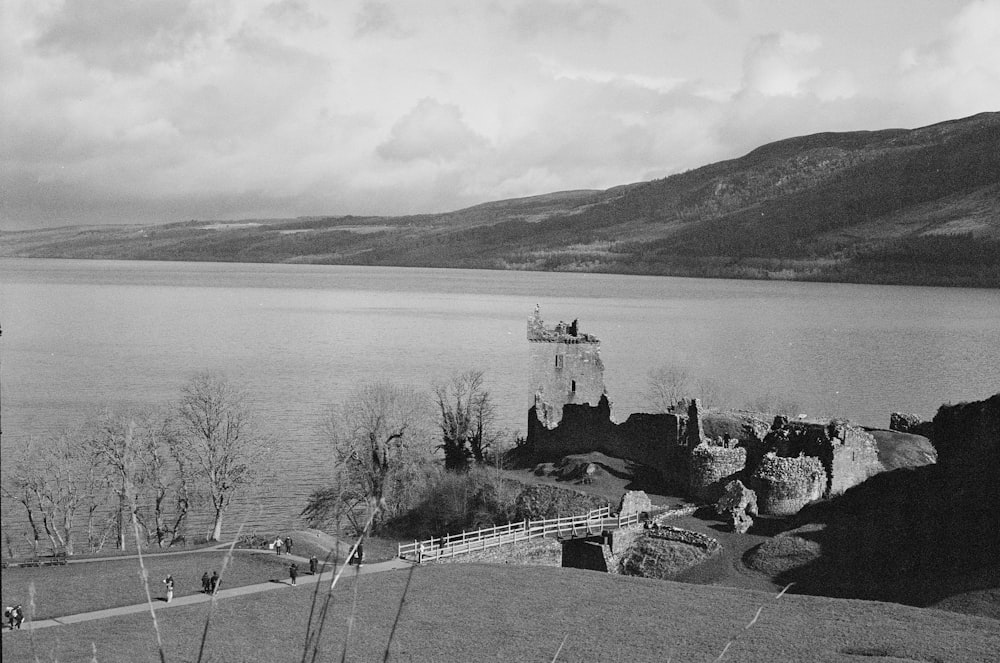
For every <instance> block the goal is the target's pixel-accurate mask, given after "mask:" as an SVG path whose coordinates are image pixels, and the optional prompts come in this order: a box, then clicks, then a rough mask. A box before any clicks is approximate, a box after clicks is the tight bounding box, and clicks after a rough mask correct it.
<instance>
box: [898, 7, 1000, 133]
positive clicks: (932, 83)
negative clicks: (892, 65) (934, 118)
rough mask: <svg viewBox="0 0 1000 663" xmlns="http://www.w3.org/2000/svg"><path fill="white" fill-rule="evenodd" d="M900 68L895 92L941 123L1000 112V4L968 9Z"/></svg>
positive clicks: (908, 54)
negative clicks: (929, 110)
mask: <svg viewBox="0 0 1000 663" xmlns="http://www.w3.org/2000/svg"><path fill="white" fill-rule="evenodd" d="M900 70H901V74H902V76H901V78H900V80H899V83H898V85H896V86H894V89H896V90H898V93H899V94H900V96H901V97H902V98H903V99H904V100H905V101H906V102H908V103H909V104H911V105H914V106H916V105H926V106H927V107H930V108H933V109H934V110H935V111H936V112H937V113H938V114H939V115H940V117H941V119H946V118H949V117H959V116H967V115H972V114H975V113H977V112H981V111H987V110H997V109H1000V2H998V1H996V0H975V1H974V2H971V3H969V4H968V5H966V6H965V8H964V9H962V11H961V12H959V14H958V15H957V16H956V17H955V18H954V19H953V20H952V21H951V22H949V23H948V25H947V26H946V29H945V31H944V34H943V35H942V36H941V38H940V39H938V40H936V41H934V42H932V43H930V44H925V45H922V46H915V47H913V48H910V49H907V50H906V51H904V52H903V53H902V54H901V55H900Z"/></svg>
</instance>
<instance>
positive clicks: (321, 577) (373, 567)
mask: <svg viewBox="0 0 1000 663" xmlns="http://www.w3.org/2000/svg"><path fill="white" fill-rule="evenodd" d="M218 547H220V548H228V547H229V545H228V544H222V545H220V546H218ZM213 548H215V547H214V546H213ZM213 548H201V549H199V550H198V551H190V552H204V551H205V550H212V549H213ZM241 551H242V552H259V553H268V552H270V551H267V550H250V551H247V550H246V549H241ZM186 552H189V551H183V552H180V553H163V554H185V553H186ZM270 554H272V555H273V554H274V553H273V552H272V553H270ZM144 557H145V555H144ZM282 558H288V559H290V560H295V561H296V562H298V563H299V564H300V567H301V566H302V565H303V564H304V565H305V568H308V566H309V560H308V558H305V557H299V556H298V555H282ZM121 559H123V557H110V558H107V559H106V560H99V559H89V560H82V559H81V560H79V562H81V563H83V562H96V561H107V560H121ZM412 567H413V563H412V562H407V561H406V560H403V559H398V558H396V559H390V560H389V561H387V562H376V563H374V564H363V565H362V566H361V571H360V575H369V574H371V573H382V572H384V571H395V570H398V569H409V568H412ZM334 573H335V571H326V572H325V573H319V574H317V575H314V576H311V575H309V574H308V573H307V574H305V575H300V576H299V577H298V586H296V587H294V588H293V587H292V585H291V580H287V579H286V580H272V581H269V582H261V583H257V584H256V585H243V586H242V587H232V588H229V589H220V590H219V591H218V592H217V593H216V596H215V597H216V600H220V599H227V598H231V597H234V596H244V595H246V594H257V593H260V592H270V591H275V590H278V589H298V588H299V587H304V586H308V585H315V584H316V583H318V582H330V581H331V580H333V576H334ZM357 573H358V571H357V569H348V570H346V571H344V575H343V577H344V578H351V577H354V575H355V574H357ZM223 582H225V578H223ZM211 600H212V596H211V595H210V594H189V595H186V596H178V597H175V598H174V600H173V601H171V602H170V603H167V602H166V601H163V600H161V599H153V609H154V610H157V611H159V610H169V609H170V608H176V607H180V606H185V605H193V604H195V603H207V602H209V601H211ZM137 612H149V604H148V603H138V604H136V605H125V606H120V607H118V608H108V609H106V610H95V611H93V612H81V613H79V614H76V615H66V616H64V617H53V618H51V619H38V620H35V621H33V622H31V623H28V622H27V621H25V622H24V625H23V626H22V627H21V629H22V630H27V629H29V628H30V629H39V628H49V627H51V626H65V625H66V624H76V623H77V622H89V621H92V620H95V619H106V618H108V617H117V616H118V615H131V614H134V613H137ZM4 633H7V631H6V630H5V631H4Z"/></svg>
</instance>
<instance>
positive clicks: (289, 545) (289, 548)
mask: <svg viewBox="0 0 1000 663" xmlns="http://www.w3.org/2000/svg"><path fill="white" fill-rule="evenodd" d="M285 553H286V554H288V555H291V554H292V537H290V536H286V537H285Z"/></svg>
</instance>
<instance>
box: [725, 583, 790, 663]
mask: <svg viewBox="0 0 1000 663" xmlns="http://www.w3.org/2000/svg"><path fill="white" fill-rule="evenodd" d="M794 584H795V583H794V582H790V583H788V584H787V585H785V588H784V589H782V590H781V591H780V592H778V594H777V596H775V597H774V599H773V600H775V601H777V600H778V599H780V598H781V597H782V596H784V595H785V592H787V591H788V589H789V588H790V587H791V586H792V585H794ZM762 612H764V606H760V607H759V608H757V612H756V613H754V616H753V619H751V620H750V621H749V622H747V625H746V626H744V627H743V628H742V629H741V630H740V631H739V632H738V633H737V634H736V635H734V636H733V637H732V638H730V639H729V642H727V643H726V646H725V647H723V648H722V652H720V653H719V658H717V659H715V663H720V662H721V661H722V659H723V658H725V656H726V652H728V651H729V648H730V647H732V646H733V643H735V642H736V641H737V640H739V639H740V637H741V636H742V635H743V634H744V633H746V632H747V631H749V630H750V628H751V627H752V626H753V625H754V624H756V623H757V620H758V619H760V613H762Z"/></svg>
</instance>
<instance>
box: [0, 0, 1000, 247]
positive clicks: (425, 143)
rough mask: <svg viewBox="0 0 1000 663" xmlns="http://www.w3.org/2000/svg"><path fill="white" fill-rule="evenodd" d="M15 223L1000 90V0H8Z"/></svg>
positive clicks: (268, 200)
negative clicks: (699, 0)
mask: <svg viewBox="0 0 1000 663" xmlns="http://www.w3.org/2000/svg"><path fill="white" fill-rule="evenodd" d="M0 12H2V14H0V95H2V98H0V113H2V117H0V121H2V124H0V128H2V135H0V163H2V171H0V228H2V229H8V230H9V229H22V228H31V227H42V226H55V225H67V224H77V223H86V224H90V223H129V222H137V223H159V222H168V221H177V220H184V219H190V218H200V219H208V218H212V219H239V218H251V217H274V216H281V217H288V216H298V215H319V214H331V215H340V214H403V213H410V212H429V211H446V210H452V209H458V208H461V207H465V206H468V205H471V204H475V203H478V202H483V201H487V200H497V199H502V198H510V197H517V196H526V195H532V194H538V193H546V192H550V191H557V190H565V189H583V188H607V187H610V186H614V185H617V184H624V183H627V182H634V181H639V180H646V179H652V178H657V177H664V176H666V175H670V174H672V173H676V172H679V171H683V170H687V169H690V168H696V167H698V166H701V165H704V164H706V163H710V162H713V161H717V160H720V159H726V158H732V157H736V156H740V155H742V154H745V153H746V152H747V151H749V150H751V149H753V148H754V147H756V146H758V145H760V144H762V143H765V142H768V141H772V140H776V139H779V138H784V137H789V136H795V135H801V134H806V133H813V132H817V131H846V130H856V129H880V128H887V127H907V128H912V127H918V126H924V125H927V124H932V123H935V122H940V121H942V120H948V119H955V118H959V117H965V116H968V115H972V114H974V113H978V112H981V111H988V110H994V111H995V110H1000V0H704V1H701V2H698V1H695V0H483V1H478V0H394V1H391V2H390V1H376V0H326V1H323V0H0Z"/></svg>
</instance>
